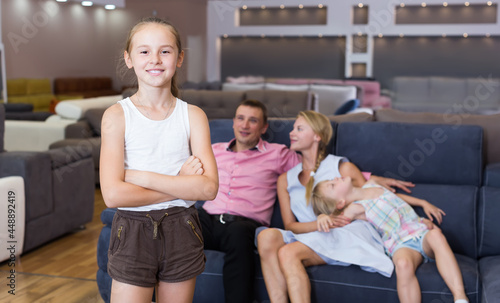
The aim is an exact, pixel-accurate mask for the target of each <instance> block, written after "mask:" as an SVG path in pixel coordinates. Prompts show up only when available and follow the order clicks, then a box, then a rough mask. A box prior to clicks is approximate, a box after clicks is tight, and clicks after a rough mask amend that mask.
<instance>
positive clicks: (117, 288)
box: [111, 280, 154, 303]
mask: <svg viewBox="0 0 500 303" xmlns="http://www.w3.org/2000/svg"><path fill="white" fill-rule="evenodd" d="M153 290H154V287H140V286H135V285H131V284H127V283H122V282H118V281H116V280H113V281H112V283H111V303H113V302H125V303H126V302H131V303H132V302H138V303H140V302H143V303H150V302H151V299H152V298H153Z"/></svg>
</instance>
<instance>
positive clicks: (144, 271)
mask: <svg viewBox="0 0 500 303" xmlns="http://www.w3.org/2000/svg"><path fill="white" fill-rule="evenodd" d="M200 226H201V225H200V221H199V219H198V212H197V211H196V209H195V208H194V207H190V208H185V207H172V208H168V209H163V210H155V211H149V212H136V211H124V210H117V212H116V214H115V216H114V218H113V225H112V227H111V239H110V243H109V251H108V273H109V275H110V276H111V278H113V279H114V280H116V281H119V282H123V283H127V284H132V285H136V286H142V287H153V286H155V285H156V284H157V282H158V281H163V282H181V281H185V280H189V279H191V278H193V277H196V276H197V275H199V274H201V273H202V272H203V270H204V269H205V254H204V252H203V238H202V233H201V229H200Z"/></svg>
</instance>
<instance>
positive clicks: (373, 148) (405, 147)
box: [336, 122, 483, 186]
mask: <svg viewBox="0 0 500 303" xmlns="http://www.w3.org/2000/svg"><path fill="white" fill-rule="evenodd" d="M482 133H483V132H482V129H481V127H479V126H474V125H463V126H462V127H461V128H460V131H456V130H455V129H454V128H453V126H451V125H444V124H410V123H388V122H377V123H371V122H368V123H356V122H345V123H342V124H340V125H339V126H338V128H337V142H336V145H337V149H336V154H338V155H342V156H346V157H348V158H349V159H350V160H351V161H352V162H354V163H356V165H357V166H358V167H359V168H360V169H361V170H362V171H370V172H373V173H375V174H377V175H381V176H386V177H394V178H397V179H402V180H408V181H412V182H414V183H427V184H452V185H473V186H480V185H481V178H482V176H481V175H482V154H481V153H482Z"/></svg>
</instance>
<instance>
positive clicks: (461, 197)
mask: <svg viewBox="0 0 500 303" xmlns="http://www.w3.org/2000/svg"><path fill="white" fill-rule="evenodd" d="M478 191H479V190H478V188H477V187H475V186H467V185H437V184H422V183H417V184H415V187H414V188H412V189H411V194H410V195H411V196H414V197H417V198H420V199H424V200H427V201H429V202H430V203H432V204H434V205H436V206H437V207H439V208H441V209H442V210H443V211H444V212H445V213H446V215H445V216H443V222H442V223H441V225H440V226H439V227H440V228H441V230H442V231H443V234H444V235H445V236H446V239H447V240H448V243H449V244H450V247H451V249H452V250H453V252H455V253H458V254H461V255H465V256H468V257H471V258H473V259H476V258H477V257H478V251H477V244H476V243H477V228H476V226H477V224H476V222H477V213H478V207H477V203H478V199H479V197H478V196H479V193H478ZM415 211H416V212H417V214H418V215H419V216H420V217H423V218H427V216H426V214H425V213H424V212H423V209H422V208H421V207H416V208H415Z"/></svg>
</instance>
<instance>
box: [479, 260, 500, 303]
mask: <svg viewBox="0 0 500 303" xmlns="http://www.w3.org/2000/svg"><path fill="white" fill-rule="evenodd" d="M479 272H480V273H481V281H482V284H483V291H482V299H481V300H482V301H481V302H487V303H493V302H496V303H498V302H499V300H500V279H499V278H498V273H500V256H498V255H496V256H491V257H486V258H481V259H480V260H479Z"/></svg>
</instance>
